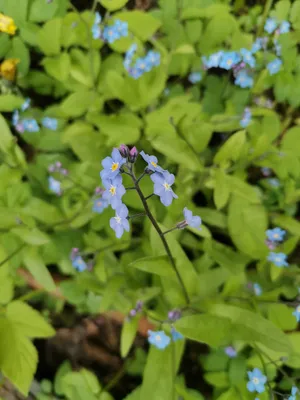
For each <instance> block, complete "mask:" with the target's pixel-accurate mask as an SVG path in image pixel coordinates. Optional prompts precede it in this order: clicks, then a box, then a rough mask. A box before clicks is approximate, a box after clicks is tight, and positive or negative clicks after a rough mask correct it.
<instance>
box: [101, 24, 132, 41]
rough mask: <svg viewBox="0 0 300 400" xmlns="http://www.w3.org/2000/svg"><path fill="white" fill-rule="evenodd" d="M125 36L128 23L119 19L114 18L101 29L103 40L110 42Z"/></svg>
mask: <svg viewBox="0 0 300 400" xmlns="http://www.w3.org/2000/svg"><path fill="white" fill-rule="evenodd" d="M126 36H128V23H127V22H124V21H121V20H119V19H116V20H115V22H114V24H113V25H110V26H106V27H105V28H104V30H103V40H105V41H106V42H108V43H110V44H111V43H114V42H115V41H116V40H118V39H121V37H126Z"/></svg>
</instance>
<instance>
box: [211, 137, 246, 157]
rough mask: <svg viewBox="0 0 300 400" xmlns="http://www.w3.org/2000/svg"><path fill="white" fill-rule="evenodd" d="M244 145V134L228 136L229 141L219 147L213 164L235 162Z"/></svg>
mask: <svg viewBox="0 0 300 400" xmlns="http://www.w3.org/2000/svg"><path fill="white" fill-rule="evenodd" d="M245 143H246V132H245V131H239V132H236V133H235V134H234V135H232V136H230V138H229V139H227V141H226V142H225V143H224V144H223V146H221V147H220V150H219V151H218V152H217V154H216V155H215V157H214V163H216V164H220V163H222V162H224V161H227V160H233V161H237V160H238V159H239V158H240V156H241V152H242V149H243V147H244V145H245Z"/></svg>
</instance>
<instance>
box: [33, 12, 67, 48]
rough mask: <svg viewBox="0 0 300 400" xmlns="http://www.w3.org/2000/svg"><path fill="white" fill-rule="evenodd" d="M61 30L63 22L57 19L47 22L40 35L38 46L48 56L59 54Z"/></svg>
mask: <svg viewBox="0 0 300 400" xmlns="http://www.w3.org/2000/svg"><path fill="white" fill-rule="evenodd" d="M61 28H62V20H61V19H60V18H56V19H52V20H50V21H48V22H46V23H45V25H44V26H43V27H42V28H41V30H40V32H39V33H38V45H39V47H40V48H41V50H42V51H43V53H44V54H46V55H47V56H50V55H57V54H59V51H60V36H61Z"/></svg>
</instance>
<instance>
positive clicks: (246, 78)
mask: <svg viewBox="0 0 300 400" xmlns="http://www.w3.org/2000/svg"><path fill="white" fill-rule="evenodd" d="M234 83H235V84H236V85H237V86H240V87H241V88H243V89H244V88H250V87H252V86H253V83H254V80H253V78H252V76H250V75H248V73H247V71H245V70H241V71H239V72H238V73H237V74H236V77H235V81H234Z"/></svg>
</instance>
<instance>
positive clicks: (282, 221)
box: [272, 214, 300, 236]
mask: <svg viewBox="0 0 300 400" xmlns="http://www.w3.org/2000/svg"><path fill="white" fill-rule="evenodd" d="M272 219H273V223H274V224H275V225H279V226H281V227H282V228H284V229H286V230H287V231H288V232H291V233H292V234H293V235H297V236H300V222H298V221H296V220H295V219H294V218H292V217H289V216H288V215H283V214H282V215H279V214H277V215H275V216H274V217H273V218H272Z"/></svg>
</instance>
